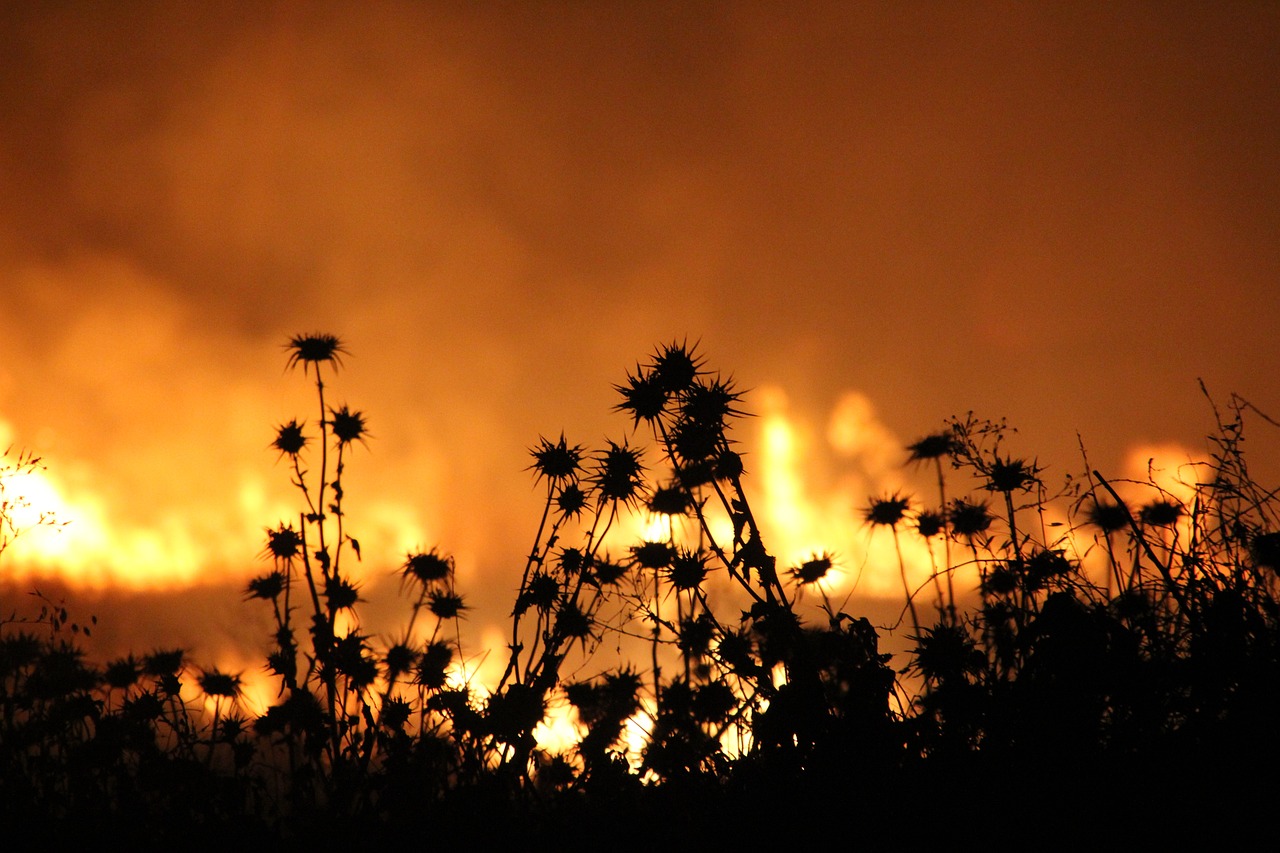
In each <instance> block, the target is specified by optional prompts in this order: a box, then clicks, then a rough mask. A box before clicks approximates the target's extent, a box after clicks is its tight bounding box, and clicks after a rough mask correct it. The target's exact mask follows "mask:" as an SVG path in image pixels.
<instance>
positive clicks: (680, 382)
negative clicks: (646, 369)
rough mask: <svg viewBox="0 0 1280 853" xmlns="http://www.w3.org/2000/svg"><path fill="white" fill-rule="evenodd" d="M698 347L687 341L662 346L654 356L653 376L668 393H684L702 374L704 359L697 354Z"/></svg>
mask: <svg viewBox="0 0 1280 853" xmlns="http://www.w3.org/2000/svg"><path fill="white" fill-rule="evenodd" d="M697 349H698V345H697V344H696V343H695V344H693V345H692V346H690V345H689V343H688V342H687V341H682V342H680V343H676V342H675V341H672V342H671V343H669V344H666V345H664V346H661V347H659V348H658V351H657V352H655V353H654V355H653V365H652V367H653V375H654V377H655V378H656V380H657V382H658V384H659V385H661V387H662V388H663V389H664V390H666V391H667V392H668V393H672V394H675V393H679V392H681V391H684V390H685V389H686V388H688V387H689V386H690V385H692V384H693V381H694V380H695V379H696V378H697V377H698V375H699V374H700V373H701V372H702V359H701V358H700V357H699V356H698V354H697Z"/></svg>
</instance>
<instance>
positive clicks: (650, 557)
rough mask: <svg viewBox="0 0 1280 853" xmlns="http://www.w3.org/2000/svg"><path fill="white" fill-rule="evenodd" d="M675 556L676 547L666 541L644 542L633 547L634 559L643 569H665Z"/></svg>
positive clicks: (632, 555) (632, 554)
mask: <svg viewBox="0 0 1280 853" xmlns="http://www.w3.org/2000/svg"><path fill="white" fill-rule="evenodd" d="M675 556H676V550H675V548H672V547H671V546H670V545H668V544H667V543H666V542H644V543H642V544H640V545H636V546H633V547H632V549H631V557H632V559H634V560H635V563H636V565H637V566H639V567H640V568H642V569H665V568H666V567H667V566H669V565H671V561H672V560H673V559H675Z"/></svg>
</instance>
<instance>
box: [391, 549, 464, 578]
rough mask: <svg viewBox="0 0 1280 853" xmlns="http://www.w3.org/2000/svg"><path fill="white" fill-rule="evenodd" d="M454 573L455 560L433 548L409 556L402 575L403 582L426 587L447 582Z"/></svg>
mask: <svg viewBox="0 0 1280 853" xmlns="http://www.w3.org/2000/svg"><path fill="white" fill-rule="evenodd" d="M452 571H453V558H452V557H450V556H448V555H445V554H441V553H440V552H438V551H437V550H436V549H435V548H432V549H431V550H430V551H426V552H418V553H415V554H410V555H409V556H407V557H406V558H405V561H404V566H403V568H401V569H400V574H401V576H402V579H403V580H406V581H416V582H417V583H420V584H422V585H423V586H424V587H426V586H430V585H431V584H435V583H439V582H441V581H444V580H447V579H448V577H449V575H450V573H451V572H452Z"/></svg>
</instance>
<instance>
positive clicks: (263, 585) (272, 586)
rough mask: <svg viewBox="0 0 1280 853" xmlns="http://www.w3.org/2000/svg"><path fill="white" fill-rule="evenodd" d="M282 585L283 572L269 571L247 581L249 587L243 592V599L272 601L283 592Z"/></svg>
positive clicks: (283, 582) (283, 583)
mask: <svg viewBox="0 0 1280 853" xmlns="http://www.w3.org/2000/svg"><path fill="white" fill-rule="evenodd" d="M284 585H285V576H284V572H282V571H279V570H274V571H270V572H267V573H266V574H265V575H261V576H260V577H256V578H254V579H253V580H251V581H249V586H248V588H247V589H246V590H245V597H246V598H261V599H263V600H264V601H274V600H275V599H277V598H279V597H280V594H281V593H282V592H284Z"/></svg>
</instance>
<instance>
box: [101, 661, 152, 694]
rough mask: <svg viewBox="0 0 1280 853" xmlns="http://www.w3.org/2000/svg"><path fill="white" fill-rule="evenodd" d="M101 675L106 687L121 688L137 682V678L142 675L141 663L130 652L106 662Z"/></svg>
mask: <svg viewBox="0 0 1280 853" xmlns="http://www.w3.org/2000/svg"><path fill="white" fill-rule="evenodd" d="M102 677H103V680H104V681H106V683H107V686H108V687H113V688H115V689H117V690H123V689H126V688H129V687H132V686H133V685H135V684H137V683H138V679H139V678H141V677H142V665H141V664H140V663H138V661H137V660H135V659H134V657H133V655H132V654H130V655H129V656H128V657H123V658H120V659H118V660H114V661H112V662H111V663H109V664H107V668H106V669H104V670H103V672H102Z"/></svg>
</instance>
